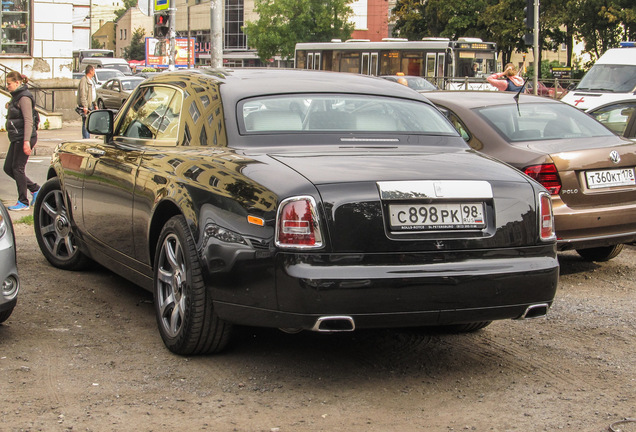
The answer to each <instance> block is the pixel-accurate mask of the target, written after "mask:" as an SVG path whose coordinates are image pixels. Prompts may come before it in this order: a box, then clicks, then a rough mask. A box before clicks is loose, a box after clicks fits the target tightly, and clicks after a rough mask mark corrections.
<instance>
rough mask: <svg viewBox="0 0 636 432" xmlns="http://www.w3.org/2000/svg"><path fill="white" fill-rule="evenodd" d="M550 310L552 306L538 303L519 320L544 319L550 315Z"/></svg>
mask: <svg viewBox="0 0 636 432" xmlns="http://www.w3.org/2000/svg"><path fill="white" fill-rule="evenodd" d="M549 309H550V305H549V304H548V303H538V304H534V305H530V306H528V307H527V308H526V310H525V312H524V313H523V315H521V316H520V317H519V318H517V319H520V320H523V319H531V318H540V317H544V316H546V315H547V314H548V310H549Z"/></svg>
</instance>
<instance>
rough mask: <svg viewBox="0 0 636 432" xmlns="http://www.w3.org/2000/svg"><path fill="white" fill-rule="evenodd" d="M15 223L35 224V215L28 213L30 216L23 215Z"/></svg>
mask: <svg viewBox="0 0 636 432" xmlns="http://www.w3.org/2000/svg"><path fill="white" fill-rule="evenodd" d="M15 223H17V224H19V223H21V224H26V225H33V215H28V216H24V217H21V218H20V219H18V220H17V221H15Z"/></svg>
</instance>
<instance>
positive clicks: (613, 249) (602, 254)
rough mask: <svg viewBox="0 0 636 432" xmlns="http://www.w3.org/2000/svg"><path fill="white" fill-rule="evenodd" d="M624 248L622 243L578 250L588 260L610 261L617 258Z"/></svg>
mask: <svg viewBox="0 0 636 432" xmlns="http://www.w3.org/2000/svg"><path fill="white" fill-rule="evenodd" d="M622 250H623V245H622V244H617V245H613V246H603V247H595V248H589V249H577V250H576V252H577V253H578V254H579V255H581V257H582V258H583V259H584V260H586V261H598V262H603V261H609V260H611V259H612V258H616V257H617V256H618V254H619V253H621V251H622Z"/></svg>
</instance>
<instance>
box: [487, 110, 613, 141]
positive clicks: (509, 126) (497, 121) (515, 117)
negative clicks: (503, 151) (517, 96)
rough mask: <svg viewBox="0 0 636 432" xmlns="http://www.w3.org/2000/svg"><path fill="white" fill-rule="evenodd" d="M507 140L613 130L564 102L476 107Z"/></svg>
mask: <svg viewBox="0 0 636 432" xmlns="http://www.w3.org/2000/svg"><path fill="white" fill-rule="evenodd" d="M476 111H477V112H478V113H479V115H481V116H482V117H483V118H484V119H485V120H486V121H487V122H488V123H490V124H491V125H492V126H493V127H494V128H495V129H496V130H497V131H498V132H499V133H500V134H501V135H502V136H503V137H504V138H506V140H507V141H510V142H516V141H542V140H550V139H567V138H589V137H600V136H611V135H613V134H612V132H610V131H609V130H607V128H605V126H603V125H602V124H600V123H599V122H597V121H596V120H594V119H593V118H592V117H590V116H589V115H587V114H585V113H584V112H582V111H580V110H578V109H576V108H574V107H573V106H571V105H566V104H565V103H528V104H524V103H521V104H519V105H516V104H509V105H497V106H492V107H485V108H480V109H477V110H476Z"/></svg>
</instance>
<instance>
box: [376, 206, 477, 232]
mask: <svg viewBox="0 0 636 432" xmlns="http://www.w3.org/2000/svg"><path fill="white" fill-rule="evenodd" d="M389 213H390V215H391V219H390V220H391V229H394V230H399V231H410V230H465V229H479V228H483V227H485V226H486V222H485V220H484V203H481V202H479V203H461V204H460V203H457V204H451V203H445V204H391V205H389Z"/></svg>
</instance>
